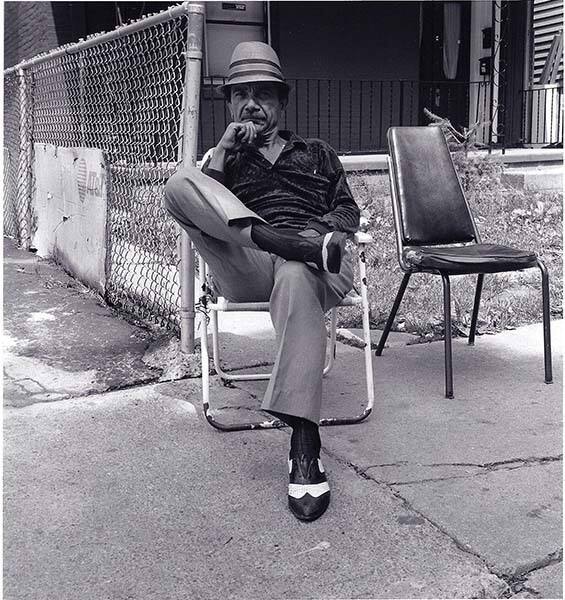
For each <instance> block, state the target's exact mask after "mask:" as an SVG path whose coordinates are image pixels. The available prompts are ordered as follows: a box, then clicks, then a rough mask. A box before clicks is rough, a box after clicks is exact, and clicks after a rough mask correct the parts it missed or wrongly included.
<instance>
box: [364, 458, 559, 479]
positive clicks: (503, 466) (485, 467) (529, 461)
mask: <svg viewBox="0 0 565 600" xmlns="http://www.w3.org/2000/svg"><path fill="white" fill-rule="evenodd" d="M561 460H563V454H559V455H557V456H541V457H537V456H530V457H527V458H510V459H507V460H501V461H494V462H488V463H462V462H461V463H412V466H415V467H424V468H436V467H473V468H476V469H482V471H479V472H477V473H469V474H466V475H447V476H445V477H428V478H425V479H416V480H410V481H387V482H386V483H387V485H397V486H400V485H413V484H418V483H429V482H433V481H448V480H450V479H468V478H471V477H478V476H482V475H485V474H486V473H492V472H495V471H501V470H507V471H512V470H514V469H521V468H523V467H531V466H533V465H543V464H547V463H553V462H558V461H561ZM410 464H411V463H410V462H409V461H399V462H397V463H383V464H376V465H369V466H368V467H365V468H364V472H367V471H369V470H370V469H376V468H385V467H406V466H410Z"/></svg>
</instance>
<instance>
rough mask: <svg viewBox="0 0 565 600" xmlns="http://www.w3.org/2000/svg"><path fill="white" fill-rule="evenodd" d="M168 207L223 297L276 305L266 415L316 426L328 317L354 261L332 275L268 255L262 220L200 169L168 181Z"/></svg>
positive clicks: (345, 287)
mask: <svg viewBox="0 0 565 600" xmlns="http://www.w3.org/2000/svg"><path fill="white" fill-rule="evenodd" d="M165 205H166V208H167V210H168V212H169V213H170V214H171V215H172V217H173V218H174V219H175V220H176V221H177V222H178V223H179V224H180V226H181V227H182V228H183V229H185V230H186V231H187V233H188V235H189V236H190V239H191V240H192V242H193V244H194V246H195V247H196V249H197V250H198V252H199V253H200V255H201V256H202V257H203V258H204V260H205V261H206V263H207V264H208V267H209V269H210V272H211V274H212V280H213V286H214V288H215V290H216V291H217V292H218V293H219V294H220V295H222V296H224V297H225V298H227V299H228V300H231V301H232V302H267V301H268V302H269V306H270V314H271V319H272V322H273V325H274V328H275V332H276V338H277V355H276V359H275V364H274V366H273V371H272V375H271V379H270V380H269V385H268V387H267V391H266V393H265V397H264V400H263V403H262V405H261V408H262V409H263V410H266V411H269V412H275V413H283V414H287V415H293V416H297V417H302V418H305V419H308V420H310V421H314V422H316V423H317V422H318V421H319V419H320V408H321V403H322V371H323V367H324V362H325V353H326V341H327V333H326V327H325V322H324V313H325V312H326V311H328V310H329V309H330V308H332V307H334V306H336V305H337V304H338V303H339V302H340V301H341V299H342V298H343V297H344V296H346V295H347V293H348V292H349V290H350V289H351V288H352V286H353V268H352V265H351V260H350V257H349V256H347V257H346V258H345V260H344V261H343V262H342V267H341V272H340V273H338V274H332V273H326V272H321V271H318V270H317V269H314V268H311V267H309V266H307V265H305V264H304V263H301V262H296V261H286V260H284V259H282V258H280V257H279V256H276V255H275V254H270V253H268V252H264V251H263V250H261V249H260V248H258V247H257V246H256V244H255V243H254V242H253V240H252V239H251V225H252V224H253V222H257V221H263V219H262V218H261V217H259V216H258V215H257V214H256V213H254V212H252V211H250V210H249V209H248V208H246V207H245V206H244V205H243V204H242V203H241V202H240V201H239V200H238V199H237V198H236V196H234V195H233V194H232V193H231V192H230V191H229V190H228V189H227V188H225V187H224V186H223V185H221V184H220V183H219V182H217V181H216V180H215V179H212V178H211V177H208V176H206V175H204V174H203V173H202V172H201V171H200V170H199V169H196V168H194V167H186V168H179V169H178V171H177V172H176V173H175V174H174V175H173V176H172V177H171V178H170V179H169V181H168V182H167V185H166V188H165ZM263 222H264V221H263Z"/></svg>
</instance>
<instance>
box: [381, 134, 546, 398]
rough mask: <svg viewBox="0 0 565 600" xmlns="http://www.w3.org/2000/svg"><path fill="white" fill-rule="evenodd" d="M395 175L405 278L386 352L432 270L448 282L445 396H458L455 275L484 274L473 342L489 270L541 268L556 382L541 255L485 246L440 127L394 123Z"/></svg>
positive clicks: (394, 195)
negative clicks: (405, 300)
mask: <svg viewBox="0 0 565 600" xmlns="http://www.w3.org/2000/svg"><path fill="white" fill-rule="evenodd" d="M388 145H389V154H390V156H389V178H390V187H391V193H392V208H393V216H394V226H395V230H396V244H397V251H398V262H399V263H400V267H401V268H402V270H403V271H404V278H403V279H402V283H401V284H400V288H399V290H398V293H397V295H396V299H395V300H394V304H393V306H392V310H391V312H390V314H389V316H388V320H387V322H386V325H385V329H384V331H383V334H382V336H381V339H380V340H379V344H378V347H377V351H376V354H377V356H380V355H381V354H382V351H383V348H384V345H385V342H386V340H387V337H388V334H389V332H390V329H391V326H392V324H393V321H394V317H395V315H396V312H397V310H398V307H399V306H400V302H401V301H402V297H403V295H404V292H405V290H406V286H407V285H408V281H409V279H410V276H411V275H412V274H413V273H433V274H436V275H440V276H441V278H442V281H443V306H444V308H443V310H444V326H445V336H444V338H445V342H444V343H445V350H444V352H445V357H444V360H445V396H446V397H447V398H453V373H452V349H451V292H450V281H449V277H450V276H451V275H464V274H471V273H473V274H478V279H477V287H476V291H475V300H474V306H473V313H472V317H471V327H470V332H469V345H471V346H472V345H473V344H474V342H475V332H476V328H477V316H478V312H479V303H480V299H481V290H482V285H483V279H484V275H485V274H486V273H499V272H503V271H515V270H521V269H529V268H532V267H538V268H539V269H540V271H541V281H542V307H543V335H544V364H545V382H546V383H551V382H552V367H551V339H550V314H549V276H548V273H547V269H546V267H545V265H544V264H543V263H542V262H541V260H540V259H539V258H538V257H537V256H536V254H535V253H533V252H530V251H527V250H518V249H516V248H510V247H508V246H499V245H495V244H483V243H481V241H480V237H479V232H478V230H477V227H476V225H475V222H474V220H473V217H472V215H471V211H470V209H469V205H468V204H467V200H466V199H465V195H464V193H463V189H462V187H461V183H460V181H459V178H458V176H457V173H456V171H455V167H454V166H453V161H452V160H451V156H450V154H449V150H448V147H447V143H446V141H445V138H444V135H443V133H442V131H441V129H440V128H439V127H392V128H390V129H389V131H388Z"/></svg>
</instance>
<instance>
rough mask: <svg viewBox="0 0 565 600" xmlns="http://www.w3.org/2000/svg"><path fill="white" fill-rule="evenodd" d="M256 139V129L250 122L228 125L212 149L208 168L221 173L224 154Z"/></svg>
mask: <svg viewBox="0 0 565 600" xmlns="http://www.w3.org/2000/svg"><path fill="white" fill-rule="evenodd" d="M256 138H257V128H256V127H255V124H254V123H252V122H251V121H245V122H244V123H230V124H229V125H228V126H227V128H226V130H225V131H224V135H223V136H222V138H221V139H220V141H219V142H218V145H217V146H216V147H215V148H214V152H213V154H212V158H211V159H210V162H209V164H208V168H209V169H214V170H215V171H221V172H223V171H224V166H225V163H226V154H229V153H230V152H235V151H236V150H238V149H239V148H241V146H242V145H243V144H252V143H253V142H254V141H255V139H256Z"/></svg>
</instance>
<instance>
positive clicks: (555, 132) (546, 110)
mask: <svg viewBox="0 0 565 600" xmlns="http://www.w3.org/2000/svg"><path fill="white" fill-rule="evenodd" d="M523 94H524V118H523V128H524V129H523V131H524V133H523V138H524V143H525V144H528V145H533V146H558V145H561V147H562V146H563V85H562V84H550V85H534V86H533V87H531V88H529V89H527V90H524V92H523Z"/></svg>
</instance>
